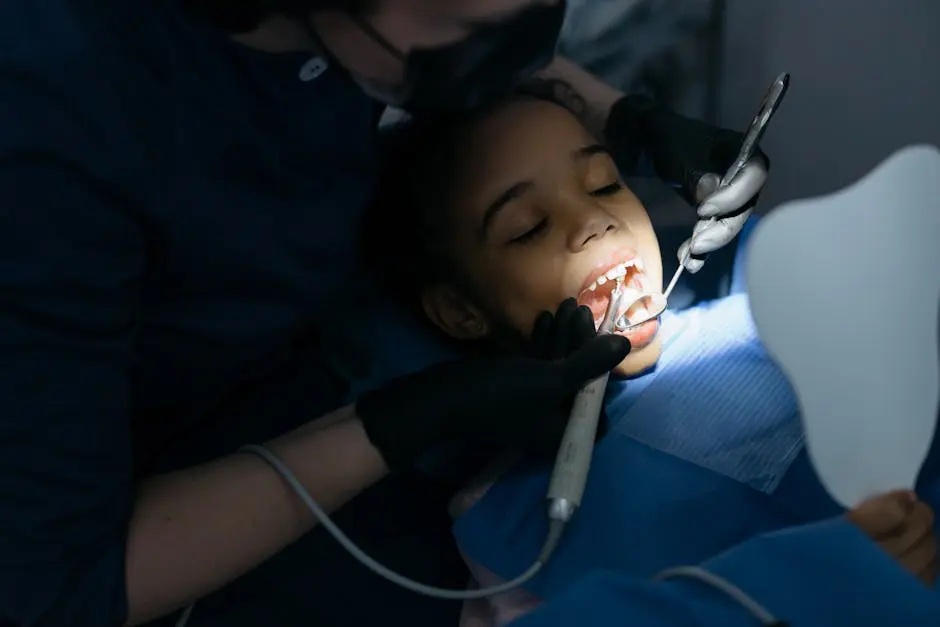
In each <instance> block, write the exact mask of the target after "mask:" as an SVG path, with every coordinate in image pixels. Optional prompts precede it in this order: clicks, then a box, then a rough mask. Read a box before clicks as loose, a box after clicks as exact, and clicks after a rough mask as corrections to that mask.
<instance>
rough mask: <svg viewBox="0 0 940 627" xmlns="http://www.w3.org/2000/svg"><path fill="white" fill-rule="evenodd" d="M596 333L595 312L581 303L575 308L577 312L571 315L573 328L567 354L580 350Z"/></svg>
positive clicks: (570, 332)
mask: <svg viewBox="0 0 940 627" xmlns="http://www.w3.org/2000/svg"><path fill="white" fill-rule="evenodd" d="M595 335H597V330H596V329H595V328H594V314H593V313H591V310H590V309H589V308H588V307H586V306H584V305H581V306H580V307H578V308H577V309H575V313H574V315H573V316H572V317H571V329H570V331H569V338H568V348H567V350H566V351H565V355H568V354H570V353H572V352H574V351H576V350H578V349H579V348H581V347H582V346H584V345H585V344H587V343H588V342H590V341H591V338H593V337H594V336H595Z"/></svg>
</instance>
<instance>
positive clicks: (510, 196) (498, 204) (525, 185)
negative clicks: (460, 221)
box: [480, 181, 535, 240]
mask: <svg viewBox="0 0 940 627" xmlns="http://www.w3.org/2000/svg"><path fill="white" fill-rule="evenodd" d="M533 187H535V183H534V182H533V181H519V182H518V183H515V184H514V185H512V186H510V187H509V188H508V189H506V190H505V191H504V192H503V193H501V194H500V195H499V196H497V197H496V200H494V201H493V202H491V203H490V205H489V207H487V208H486V212H485V213H484V214H483V222H482V223H481V224H480V239H484V240H485V239H486V238H487V236H488V235H489V232H490V228H491V227H492V225H493V221H494V220H495V219H496V216H497V215H499V212H500V211H502V209H503V207H505V206H506V205H508V204H509V203H511V202H512V201H514V200H516V199H517V198H520V197H521V196H523V195H525V193H526V192H528V191H529V190H531V189H532V188H533Z"/></svg>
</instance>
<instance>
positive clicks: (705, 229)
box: [677, 209, 751, 274]
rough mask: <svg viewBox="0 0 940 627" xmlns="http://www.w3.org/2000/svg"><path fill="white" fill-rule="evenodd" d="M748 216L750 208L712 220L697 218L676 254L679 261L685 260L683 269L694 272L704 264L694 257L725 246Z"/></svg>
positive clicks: (742, 225) (736, 233)
mask: <svg viewBox="0 0 940 627" xmlns="http://www.w3.org/2000/svg"><path fill="white" fill-rule="evenodd" d="M750 217H751V210H750V209H748V210H747V211H744V212H742V213H739V214H737V215H734V216H727V217H724V218H720V219H718V220H716V221H714V222H712V221H706V220H699V221H698V222H697V223H696V224H695V229H694V230H693V232H692V233H693V234H692V237H691V238H690V239H688V240H686V241H685V242H683V243H682V245H681V246H680V247H679V252H678V254H677V257H678V258H679V263H682V262H683V261H685V269H686V270H687V271H688V272H689V273H690V274H695V273H696V272H698V271H699V270H701V269H702V267H703V266H704V265H705V260H704V259H696V257H702V256H705V255H708V254H709V253H713V252H715V251H716V250H718V249H720V248H723V247H725V246H727V245H728V244H729V243H731V240H733V239H734V238H735V237H737V235H738V233H740V232H741V229H743V228H744V223H745V222H747V220H748V218H750ZM689 247H691V249H692V250H691V253H692V256H690V257H689V258H688V259H687V260H686V254H688V251H689Z"/></svg>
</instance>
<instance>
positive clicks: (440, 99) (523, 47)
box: [359, 0, 565, 113]
mask: <svg viewBox="0 0 940 627" xmlns="http://www.w3.org/2000/svg"><path fill="white" fill-rule="evenodd" d="M564 17H565V2H564V0H561V1H560V2H558V4H555V5H552V6H543V5H539V6H533V7H529V8H527V9H524V10H523V11H521V12H519V13H517V14H516V15H514V16H513V17H511V18H509V19H507V20H505V21H503V22H499V23H493V24H486V25H483V26H480V27H478V28H476V29H475V30H474V31H473V33H472V34H471V35H470V36H469V37H467V38H466V39H463V40H461V41H459V42H457V43H454V44H450V45H447V46H441V47H439V48H416V49H414V50H412V51H411V52H409V53H408V54H403V53H402V52H401V51H400V50H398V49H397V48H395V47H394V46H392V45H391V44H390V43H389V42H388V40H387V39H385V37H383V36H382V35H381V34H379V33H378V32H376V31H375V29H373V28H372V27H371V26H370V25H369V24H367V23H365V22H363V21H361V20H359V26H360V28H362V29H363V31H364V32H365V33H367V34H368V35H369V36H370V37H372V38H373V39H374V40H375V41H376V43H378V44H379V45H381V46H382V47H383V48H385V49H386V50H387V51H388V52H389V53H390V54H392V55H394V56H395V57H396V58H398V59H399V60H401V62H402V63H403V64H404V66H405V76H404V81H403V82H402V84H401V86H399V87H396V88H394V89H392V90H386V89H383V88H381V87H378V86H376V85H373V84H371V83H367V82H365V81H361V80H360V81H359V82H360V85H362V87H363V89H365V90H366V91H367V92H369V93H370V94H371V95H372V96H374V97H376V98H378V99H379V100H382V101H384V102H386V103H388V104H391V105H394V106H397V107H401V108H402V109H405V110H407V111H409V112H411V113H419V112H421V111H432V110H434V111H440V110H458V111H459V110H463V109H471V108H474V107H477V106H479V105H481V104H483V103H485V102H487V101H489V100H491V99H493V98H494V97H498V96H500V95H502V94H505V93H507V92H509V91H510V90H512V88H514V87H516V86H517V85H519V84H520V83H523V82H524V81H526V80H528V79H530V78H532V76H534V75H535V73H536V72H537V71H538V70H540V69H542V68H544V67H545V66H547V65H548V64H549V63H550V62H551V60H552V58H553V57H554V55H555V46H556V44H557V42H558V35H559V34H560V32H561V26H562V22H563V21H564Z"/></svg>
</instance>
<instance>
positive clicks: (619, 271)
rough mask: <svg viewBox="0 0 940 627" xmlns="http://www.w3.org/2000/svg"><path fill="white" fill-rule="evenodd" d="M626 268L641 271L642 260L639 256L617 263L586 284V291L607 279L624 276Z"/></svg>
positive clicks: (595, 287) (592, 289)
mask: <svg viewBox="0 0 940 627" xmlns="http://www.w3.org/2000/svg"><path fill="white" fill-rule="evenodd" d="M628 268H636V269H637V270H638V271H640V272H643V270H644V268H643V262H642V261H641V260H640V259H639V258H637V259H632V260H630V261H625V262H623V263H620V264H617V265H616V266H614V267H613V268H611V269H610V270H608V271H607V272H605V273H604V274H603V275H602V276H600V277H599V278H598V279H597V280H596V281H594V282H593V283H591V284H590V285H589V286H588V288H587V291H591V292H593V291H594V290H596V289H597V288H598V286H600V285H603V284H604V283H607V281H612V280H614V279H619V278H622V277H625V276H626V275H627V269H628Z"/></svg>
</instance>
